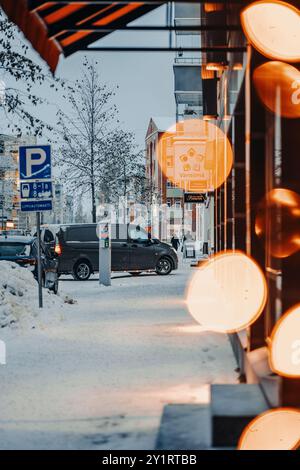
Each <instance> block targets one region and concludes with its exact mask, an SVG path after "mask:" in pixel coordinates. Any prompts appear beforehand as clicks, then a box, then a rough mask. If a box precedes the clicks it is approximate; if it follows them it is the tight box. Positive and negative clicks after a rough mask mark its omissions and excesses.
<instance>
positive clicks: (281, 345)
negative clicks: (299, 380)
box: [269, 304, 300, 378]
mask: <svg viewBox="0 0 300 470" xmlns="http://www.w3.org/2000/svg"><path fill="white" fill-rule="evenodd" d="M269 352H270V355H269V360H270V367H271V369H272V370H273V372H276V373H277V374H279V375H282V376H285V377H294V378H296V377H300V304H299V305H296V306H295V307H293V308H291V309H290V310H288V311H287V312H286V313H285V314H284V315H283V316H282V317H281V318H280V320H279V321H278V322H277V323H276V325H275V327H274V329H273V331H272V334H271V338H270V351H269Z"/></svg>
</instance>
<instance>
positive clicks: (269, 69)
mask: <svg viewBox="0 0 300 470" xmlns="http://www.w3.org/2000/svg"><path fill="white" fill-rule="evenodd" d="M299 48H300V44H299ZM253 81H254V85H255V89H256V92H257V94H258V96H259V98H260V100H261V101H262V103H263V104H264V105H265V106H266V107H267V108H268V109H269V110H270V111H272V112H273V113H276V114H277V115H279V116H282V117H286V118H295V119H296V118H299V117H300V72H299V70H298V69H296V67H293V66H292V65H289V64H285V63H283V62H279V61H272V62H266V63H265V64H262V65H260V66H259V67H257V68H256V69H255V70H254V73H253Z"/></svg>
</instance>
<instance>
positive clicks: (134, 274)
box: [129, 271, 141, 276]
mask: <svg viewBox="0 0 300 470" xmlns="http://www.w3.org/2000/svg"><path fill="white" fill-rule="evenodd" d="M129 274H130V275H131V276H139V275H140V274H141V272H139V271H137V272H130V273H129Z"/></svg>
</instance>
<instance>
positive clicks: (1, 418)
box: [0, 267, 237, 449]
mask: <svg viewBox="0 0 300 470" xmlns="http://www.w3.org/2000/svg"><path fill="white" fill-rule="evenodd" d="M192 272H193V271H192V268H188V267H185V268H183V267H181V268H180V269H179V270H178V271H175V272H174V273H172V274H171V275H170V276H165V277H160V276H157V275H155V274H144V275H141V276H139V277H131V276H130V275H127V274H114V275H113V280H112V286H111V287H108V288H107V287H100V286H99V284H98V282H97V278H96V277H94V278H93V279H91V280H90V281H86V282H76V281H73V280H72V278H71V277H63V278H62V279H61V280H60V286H59V289H60V296H65V295H68V296H69V297H70V298H73V299H75V300H76V301H77V303H75V304H74V305H67V304H66V305H65V307H64V308H63V312H62V314H61V315H60V316H61V318H59V319H58V318H56V320H55V321H53V322H45V323H44V324H41V326H39V327H36V328H34V329H29V328H25V327H22V326H19V327H18V328H16V329H12V328H3V329H2V330H0V339H1V340H4V341H5V342H6V347H7V364H6V365H1V366H0V380H1V392H0V393H1V401H0V403H1V404H0V447H1V449H44V448H47V449H153V447H154V443H155V438H156V434H157V430H158V426H159V421H160V418H161V413H162V410H163V407H164V405H165V404H167V403H197V402H200V403H201V402H206V401H208V399H209V397H208V387H207V384H209V383H232V382H236V381H237V374H236V372H234V368H235V367H236V365H235V361H234V358H233V354H232V351H231V347H230V344H229V341H228V338H227V337H226V336H223V335H220V334H213V333H208V332H204V331H201V329H200V328H199V327H198V326H197V325H196V324H195V323H194V320H193V319H192V318H191V317H190V315H189V314H188V312H187V311H186V309H185V304H184V298H185V289H186V286H187V283H188V279H189V277H190V275H191V274H192Z"/></svg>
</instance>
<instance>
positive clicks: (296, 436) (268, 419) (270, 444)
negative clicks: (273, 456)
mask: <svg viewBox="0 0 300 470" xmlns="http://www.w3.org/2000/svg"><path fill="white" fill-rule="evenodd" d="M299 445H300V411H299V410H297V409H294V408H277V409H273V410H270V411H266V412H265V413H262V414H261V415H259V416H257V417H256V418H255V419H254V420H253V421H251V423H249V424H248V426H247V427H246V428H245V430H244V431H243V433H242V436H241V438H240V440H239V443H238V449H239V450H295V449H297V448H298V447H299Z"/></svg>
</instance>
